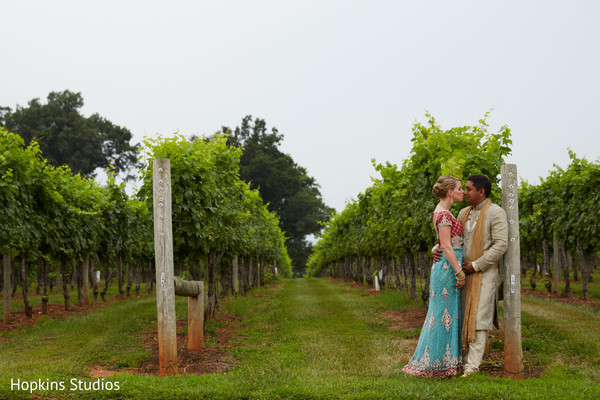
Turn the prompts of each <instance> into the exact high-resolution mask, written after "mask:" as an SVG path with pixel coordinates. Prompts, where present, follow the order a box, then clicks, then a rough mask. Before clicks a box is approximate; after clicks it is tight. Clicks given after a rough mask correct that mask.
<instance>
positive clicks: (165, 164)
mask: <svg viewBox="0 0 600 400" xmlns="http://www.w3.org/2000/svg"><path fill="white" fill-rule="evenodd" d="M153 169H154V171H153V176H152V179H153V180H152V184H153V203H154V256H155V260H156V308H157V311H158V318H157V320H158V360H159V366H160V375H161V376H166V375H173V374H176V373H177V336H176V326H175V289H174V283H173V277H174V272H173V228H172V225H171V163H170V161H169V160H168V159H155V160H154V165H153Z"/></svg>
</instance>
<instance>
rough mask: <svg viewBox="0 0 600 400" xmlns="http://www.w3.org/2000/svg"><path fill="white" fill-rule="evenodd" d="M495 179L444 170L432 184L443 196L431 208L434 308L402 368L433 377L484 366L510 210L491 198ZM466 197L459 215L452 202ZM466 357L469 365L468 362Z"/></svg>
mask: <svg viewBox="0 0 600 400" xmlns="http://www.w3.org/2000/svg"><path fill="white" fill-rule="evenodd" d="M491 190H492V183H491V181H490V180H489V179H488V178H487V177H485V176H483V175H473V176H470V177H469V178H468V179H467V183H466V185H465V189H464V190H463V188H462V182H461V181H460V180H459V179H458V178H455V177H452V176H448V175H442V176H440V177H439V178H438V180H437V182H436V183H435V185H434V187H433V192H434V194H435V196H436V197H439V198H440V201H439V203H438V205H437V207H436V208H435V211H434V212H433V214H432V221H433V226H434V228H435V232H436V236H437V245H436V246H435V247H434V249H433V250H432V256H433V259H434V263H433V265H432V267H431V278H430V279H431V283H430V290H429V309H428V311H427V317H426V318H425V322H424V323H423V328H422V330H421V336H420V337H419V343H418V345H417V349H416V350H415V354H414V355H413V357H412V358H411V360H410V361H409V362H408V364H407V365H406V366H405V367H404V368H403V369H402V372H405V373H407V374H411V375H415V376H421V377H426V376H427V377H428V376H438V377H450V376H454V375H457V374H459V373H460V372H461V371H463V376H466V375H470V374H473V373H476V372H478V371H479V366H480V365H481V360H482V358H483V353H484V350H485V348H486V344H487V339H488V332H489V331H491V330H492V324H493V319H494V312H495V310H496V302H495V298H496V287H497V283H498V262H499V261H500V259H501V258H502V255H503V254H504V252H505V251H506V249H507V247H508V225H507V221H506V212H505V211H504V210H503V209H502V208H501V207H499V206H498V205H496V204H493V203H492V202H491V200H490V199H489V196H490V192H491ZM463 197H464V198H465V200H466V202H467V203H468V204H469V207H466V208H463V209H462V210H461V211H460V213H459V214H458V219H456V218H454V216H453V215H452V213H451V212H450V207H451V206H452V204H453V203H454V202H456V201H462V200H463ZM463 361H464V365H463Z"/></svg>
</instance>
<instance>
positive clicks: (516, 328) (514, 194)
mask: <svg viewBox="0 0 600 400" xmlns="http://www.w3.org/2000/svg"><path fill="white" fill-rule="evenodd" d="M518 197H519V190H518V183H517V166H516V165H515V164H504V165H502V208H504V211H506V217H507V220H508V249H507V250H506V253H504V259H503V270H504V271H503V277H504V376H505V377H507V378H522V377H523V348H522V345H521V268H520V266H519V262H520V252H521V250H520V244H519V239H520V236H519V199H518Z"/></svg>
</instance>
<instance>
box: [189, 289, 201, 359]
mask: <svg viewBox="0 0 600 400" xmlns="http://www.w3.org/2000/svg"><path fill="white" fill-rule="evenodd" d="M198 284H199V285H200V293H199V294H198V296H190V297H188V350H189V351H200V350H202V348H203V347H204V282H198Z"/></svg>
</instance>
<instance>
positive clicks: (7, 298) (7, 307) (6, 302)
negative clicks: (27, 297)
mask: <svg viewBox="0 0 600 400" xmlns="http://www.w3.org/2000/svg"><path fill="white" fill-rule="evenodd" d="M2 258H3V261H4V263H3V264H4V319H3V321H4V324H5V325H8V324H10V253H8V252H7V253H4V255H3V256H2Z"/></svg>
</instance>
